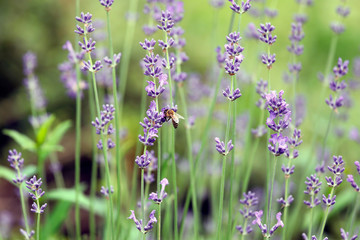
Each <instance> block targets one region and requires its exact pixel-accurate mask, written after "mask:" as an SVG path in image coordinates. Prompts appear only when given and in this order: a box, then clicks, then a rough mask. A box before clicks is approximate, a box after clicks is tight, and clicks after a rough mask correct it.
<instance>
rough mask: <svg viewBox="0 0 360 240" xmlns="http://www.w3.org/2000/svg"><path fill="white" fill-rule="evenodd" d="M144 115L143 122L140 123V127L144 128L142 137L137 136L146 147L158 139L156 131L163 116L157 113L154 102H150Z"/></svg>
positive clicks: (161, 113)
mask: <svg viewBox="0 0 360 240" xmlns="http://www.w3.org/2000/svg"><path fill="white" fill-rule="evenodd" d="M146 115H147V117H145V118H144V122H140V125H141V126H142V127H143V128H144V135H139V141H140V142H141V143H142V144H144V145H146V146H152V145H154V142H155V140H156V138H157V137H158V135H157V133H158V129H159V128H160V127H161V126H162V123H163V119H164V114H163V112H158V111H157V110H156V103H155V101H151V103H150V106H149V109H148V110H147V111H146Z"/></svg>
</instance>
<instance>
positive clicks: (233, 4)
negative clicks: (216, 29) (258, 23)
mask: <svg viewBox="0 0 360 240" xmlns="http://www.w3.org/2000/svg"><path fill="white" fill-rule="evenodd" d="M250 1H251V0H246V1H245V2H244V1H241V6H240V5H238V4H236V2H235V1H234V0H229V2H230V3H231V6H230V9H231V10H233V11H234V12H236V13H238V14H244V13H246V12H247V11H248V10H249V9H250V8H251V4H250Z"/></svg>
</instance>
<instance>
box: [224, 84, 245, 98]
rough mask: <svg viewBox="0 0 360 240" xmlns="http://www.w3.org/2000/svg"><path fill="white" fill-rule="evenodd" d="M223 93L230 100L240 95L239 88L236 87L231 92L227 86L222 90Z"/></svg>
mask: <svg viewBox="0 0 360 240" xmlns="http://www.w3.org/2000/svg"><path fill="white" fill-rule="evenodd" d="M223 95H224V97H226V98H227V99H229V100H230V101H235V100H236V99H238V98H239V97H241V93H240V89H239V88H237V89H235V90H234V91H233V92H231V91H230V88H229V87H227V88H226V89H225V90H223Z"/></svg>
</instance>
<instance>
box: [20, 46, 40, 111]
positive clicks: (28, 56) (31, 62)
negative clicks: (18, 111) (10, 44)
mask: <svg viewBox="0 0 360 240" xmlns="http://www.w3.org/2000/svg"><path fill="white" fill-rule="evenodd" d="M23 66H24V74H25V78H24V85H25V87H26V89H27V93H28V95H29V98H30V101H31V102H32V104H34V107H35V109H36V110H39V112H42V111H43V110H44V109H45V107H46V99H45V96H44V93H43V90H42V88H41V86H40V84H39V79H38V77H37V76H36V75H35V73H34V70H35V67H36V66H37V58H36V55H35V54H34V53H32V52H27V53H25V54H24V56H23ZM33 117H36V116H33ZM38 117H41V116H38Z"/></svg>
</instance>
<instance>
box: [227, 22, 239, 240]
mask: <svg viewBox="0 0 360 240" xmlns="http://www.w3.org/2000/svg"><path fill="white" fill-rule="evenodd" d="M239 24H240V22H239ZM235 88H236V80H235V76H232V77H231V92H233V91H234V90H235ZM232 106H233V108H232V134H231V139H232V144H233V145H234V146H235V131H236V100H235V101H233V102H232ZM235 149H236V147H235V148H234V149H233V150H232V152H231V163H230V193H229V209H228V210H229V213H228V224H227V230H226V239H229V238H230V234H231V231H232V213H233V212H234V210H233V207H232V205H233V195H234V192H233V183H234V175H235V173H234V172H235V167H234V162H235Z"/></svg>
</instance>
